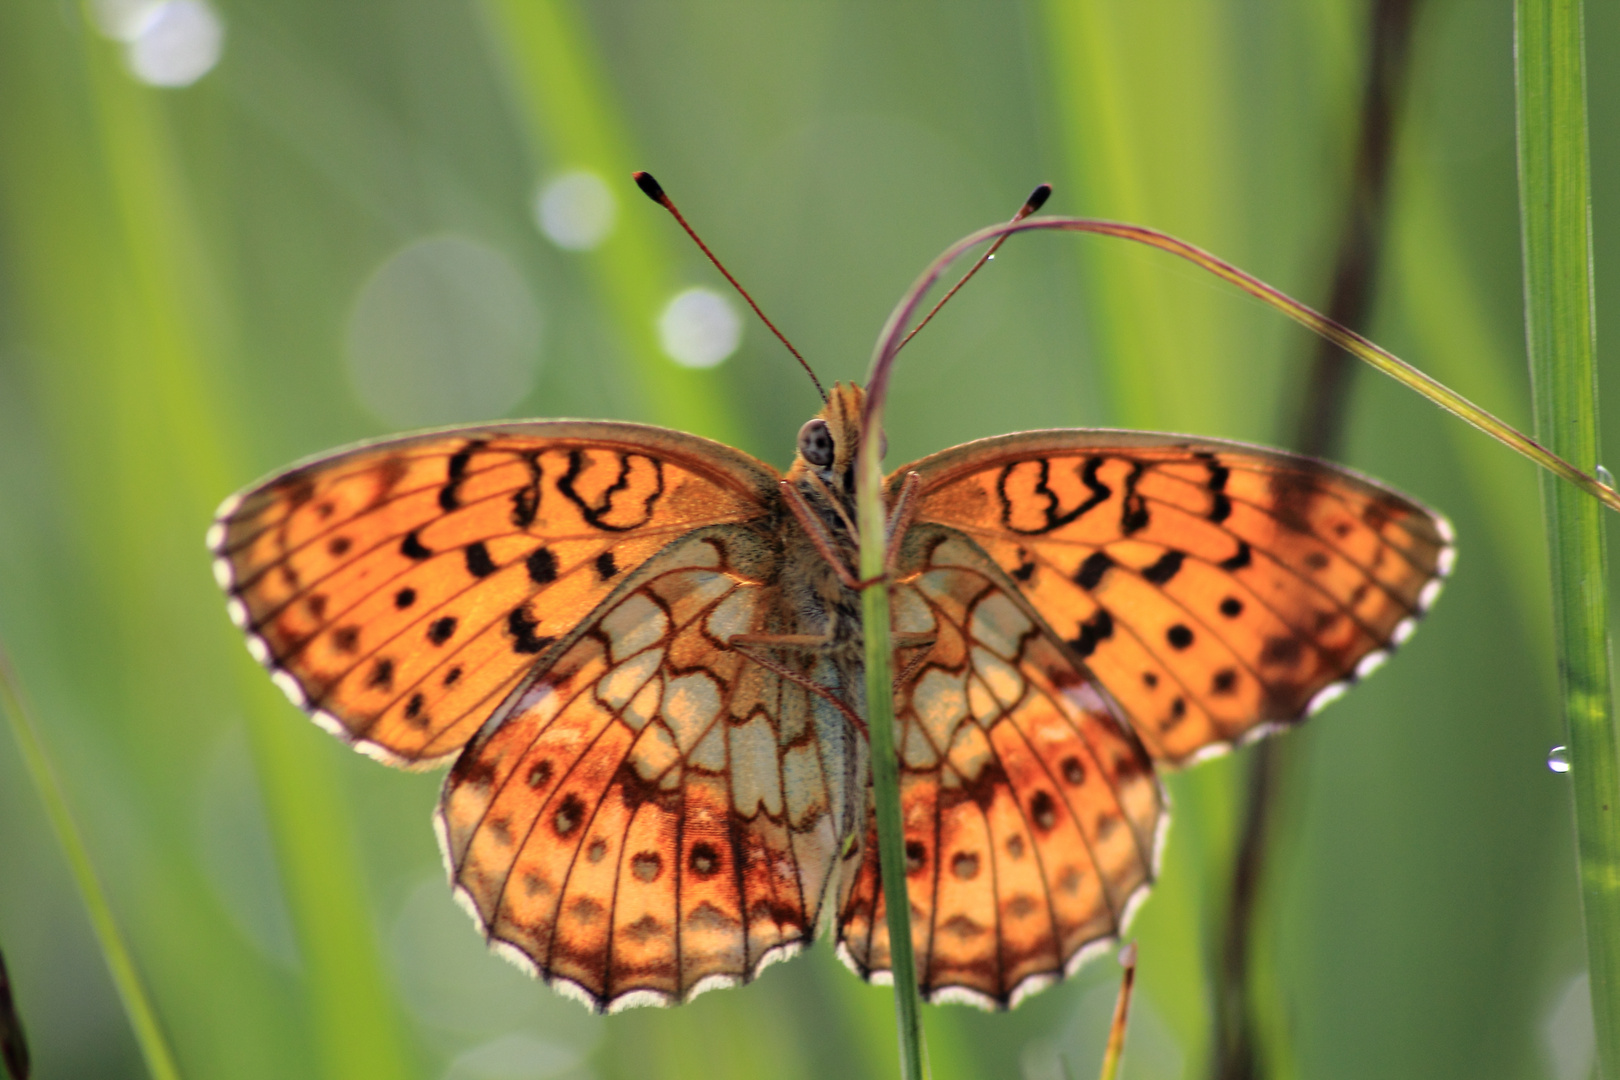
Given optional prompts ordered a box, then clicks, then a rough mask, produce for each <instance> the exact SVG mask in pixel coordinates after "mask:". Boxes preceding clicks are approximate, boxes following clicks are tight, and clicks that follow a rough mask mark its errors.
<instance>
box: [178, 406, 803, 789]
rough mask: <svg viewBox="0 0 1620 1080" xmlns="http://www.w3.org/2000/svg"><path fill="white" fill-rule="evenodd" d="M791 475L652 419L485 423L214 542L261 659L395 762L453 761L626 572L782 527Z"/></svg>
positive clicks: (286, 481)
mask: <svg viewBox="0 0 1620 1080" xmlns="http://www.w3.org/2000/svg"><path fill="white" fill-rule="evenodd" d="M775 484H776V474H775V473H774V472H773V471H772V470H771V469H770V468H769V467H768V466H766V465H763V464H761V463H760V462H757V461H755V460H754V459H753V458H750V457H748V456H747V455H746V454H743V453H740V452H739V451H736V450H732V449H730V448H729V447H726V446H723V445H721V444H719V443H712V442H709V441H708V440H706V439H699V438H697V437H695V436H691V435H681V434H678V433H676V432H672V431H666V430H663V429H660V428H649V427H643V426H641V425H637V424H616V423H606V422H593V423H582V422H569V421H553V422H538V423H526V424H513V425H509V426H505V427H489V428H468V429H460V430H455V431H446V432H442V433H435V434H427V435H421V436H416V437H411V438H404V439H396V440H390V441H385V442H380V443H375V444H371V445H367V446H362V447H358V448H355V449H350V450H347V451H340V452H338V453H336V454H332V455H328V456H325V457H322V458H319V459H316V460H314V461H312V462H309V463H306V464H303V465H300V466H297V467H294V468H293V469H291V470H289V471H288V472H285V473H283V474H281V475H279V476H277V477H274V478H273V479H271V480H268V481H265V482H264V483H262V484H260V485H258V486H256V487H254V488H252V489H250V490H249V491H247V492H245V493H244V494H242V495H239V496H233V497H232V498H231V499H230V500H227V502H226V503H225V505H224V506H222V507H221V508H220V512H219V516H218V520H217V522H216V524H215V526H214V528H213V529H212V530H211V531H210V534H209V546H210V548H211V549H212V550H213V552H214V555H215V561H214V572H215V576H216V577H217V578H218V579H219V581H220V584H221V586H222V587H223V588H224V589H225V590H226V591H227V593H229V595H230V603H229V608H230V613H231V617H232V619H233V620H234V621H235V622H236V624H237V625H238V626H239V627H241V628H242V629H243V630H244V631H245V632H246V633H247V634H248V644H249V648H250V649H251V650H252V652H253V654H254V656H255V657H256V658H257V659H258V660H259V661H260V663H262V664H264V666H265V667H267V668H268V669H270V671H271V672H272V674H273V675H274V677H275V680H276V682H277V684H278V685H280V686H281V688H282V689H283V690H284V691H285V692H286V693H287V695H288V697H290V698H292V700H293V702H294V703H295V704H297V705H299V706H300V707H302V708H304V709H306V710H308V711H309V712H310V713H311V714H312V715H313V716H314V718H315V720H316V722H317V723H319V724H320V725H321V726H322V727H324V728H326V729H327V730H329V731H331V732H332V733H333V734H336V735H338V736H340V737H342V738H344V739H345V740H347V741H349V742H351V743H355V744H356V745H357V746H358V748H359V749H361V750H363V751H365V752H366V753H369V754H371V755H372V756H374V757H378V758H380V759H382V760H384V761H388V762H390V763H392V764H405V765H413V766H416V765H430V764H433V763H434V762H436V761H440V760H443V759H444V758H446V757H448V756H450V755H452V754H454V753H455V752H456V751H457V750H458V749H460V747H461V746H462V745H463V744H465V743H466V742H467V740H468V739H470V738H471V737H472V735H473V733H474V732H476V731H477V730H478V727H479V725H480V724H482V723H483V722H484V720H485V719H487V718H488V717H489V716H490V714H491V713H493V712H495V711H496V710H497V709H498V708H499V707H500V706H501V704H502V702H504V701H505V700H507V699H508V698H509V697H510V696H511V695H512V694H513V692H514V691H515V690H517V689H518V688H520V687H521V685H522V683H523V680H524V678H525V675H526V674H527V673H528V672H530V671H531V670H533V669H535V668H536V666H537V664H539V663H543V662H544V661H545V660H546V658H547V656H548V654H549V653H550V652H551V651H552V650H553V649H560V648H563V647H565V645H566V642H567V641H568V639H569V635H570V634H571V633H572V632H573V631H574V630H575V629H576V627H577V626H578V625H579V623H580V622H581V621H582V620H584V619H585V618H586V617H587V616H588V615H589V614H590V613H591V612H592V611H593V610H594V609H595V608H596V607H597V606H598V605H599V604H600V603H602V601H604V600H605V599H606V598H607V597H608V595H609V594H610V593H611V592H612V591H613V590H614V589H615V588H616V587H618V586H619V585H620V583H621V582H622V581H623V580H624V579H625V575H626V574H627V573H628V572H630V571H633V570H634V569H635V568H636V567H637V566H639V565H641V564H642V563H644V562H645V561H646V560H647V559H649V558H651V557H652V556H653V555H654V554H656V553H657V552H658V551H659V550H661V549H662V548H664V547H665V546H666V545H668V544H669V543H671V542H672V541H673V540H675V539H676V538H678V537H680V536H681V535H683V534H685V533H688V532H690V531H691V530H693V529H696V528H700V527H703V526H707V525H715V524H721V523H727V522H738V521H746V520H750V519H754V518H758V517H760V516H762V515H765V514H766V513H767V512H768V511H767V508H768V507H769V506H771V505H773V504H774V502H775V501H776V500H777V498H778V496H777V494H776V490H775Z"/></svg>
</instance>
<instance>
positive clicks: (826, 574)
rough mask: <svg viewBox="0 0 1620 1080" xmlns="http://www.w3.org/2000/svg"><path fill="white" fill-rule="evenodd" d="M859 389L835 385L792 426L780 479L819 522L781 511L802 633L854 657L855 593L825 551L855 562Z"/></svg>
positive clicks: (857, 640) (789, 587)
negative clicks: (792, 444)
mask: <svg viewBox="0 0 1620 1080" xmlns="http://www.w3.org/2000/svg"><path fill="white" fill-rule="evenodd" d="M865 396H866V395H865V393H864V392H863V391H862V390H861V388H860V387H858V386H855V385H853V384H847V385H846V384H842V383H840V384H836V385H834V387H833V390H832V394H831V396H830V397H829V399H828V401H827V406H826V408H824V409H823V410H822V411H821V413H820V414H819V415H818V416H817V417H816V418H815V419H813V420H811V421H810V422H809V423H807V424H805V425H804V428H803V429H801V431H800V433H799V447H798V453H797V454H795V456H794V460H793V465H792V467H791V468H789V469H788V472H787V476H786V477H785V479H786V482H787V484H788V486H790V487H791V488H792V489H793V491H794V492H795V493H796V495H797V496H798V499H799V501H800V504H801V506H802V507H804V508H806V509H808V510H809V512H810V514H811V516H812V517H813V518H814V520H815V521H816V522H819V524H820V526H821V528H820V529H819V530H817V531H818V532H819V537H812V536H811V535H810V532H809V530H808V529H807V528H806V527H805V525H804V524H803V523H802V522H801V521H799V520H798V519H797V518H796V517H795V516H794V515H793V514H785V515H783V524H784V536H783V554H784V559H783V577H784V582H783V584H784V586H785V591H786V592H787V594H788V596H789V598H790V602H791V603H792V605H793V606H794V607H795V608H796V609H797V614H798V616H799V620H800V623H801V627H802V630H803V632H805V633H812V634H820V635H824V636H825V637H826V638H827V642H828V647H829V649H830V650H831V651H833V652H835V653H843V652H853V653H854V654H857V656H858V653H859V650H860V644H861V621H860V620H861V612H860V596H859V594H858V593H856V592H855V590H853V589H851V588H849V587H848V586H847V585H846V584H845V583H844V582H843V581H841V580H840V579H839V575H838V573H837V571H836V570H835V569H834V567H833V565H832V563H831V561H830V559H829V556H831V557H834V558H837V559H838V560H839V561H840V562H841V563H842V565H843V566H845V567H849V568H853V567H855V566H857V565H858V564H859V552H860V541H859V537H858V535H857V534H856V530H855V524H854V523H855V521H856V509H855V463H856V456H857V454H858V452H859V450H860V430H861V427H860V425H861V408H862V405H863V403H864V401H865ZM787 497H791V496H787ZM818 540H819V542H818ZM857 682H858V680H857Z"/></svg>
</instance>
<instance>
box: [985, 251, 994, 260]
mask: <svg viewBox="0 0 1620 1080" xmlns="http://www.w3.org/2000/svg"><path fill="white" fill-rule="evenodd" d="M984 261H985V262H995V261H996V256H995V254H994V253H991V254H989V255H986V256H985V257H984Z"/></svg>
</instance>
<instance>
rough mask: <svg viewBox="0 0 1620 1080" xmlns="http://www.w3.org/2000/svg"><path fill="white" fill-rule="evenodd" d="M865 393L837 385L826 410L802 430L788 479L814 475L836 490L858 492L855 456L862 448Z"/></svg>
mask: <svg viewBox="0 0 1620 1080" xmlns="http://www.w3.org/2000/svg"><path fill="white" fill-rule="evenodd" d="M865 403H866V391H864V390H862V389H861V388H860V387H859V386H856V385H855V384H854V383H835V384H834V385H833V388H832V393H831V394H829V395H828V397H827V407H826V408H824V409H822V410H821V412H820V413H818V414H817V415H816V417H815V418H814V419H812V420H809V421H806V422H805V425H804V426H803V427H801V428H800V429H799V445H798V452H797V454H796V455H795V456H794V459H793V468H792V470H791V471H790V472H789V474H788V475H789V479H794V478H795V477H802V476H803V474H804V473H807V472H813V473H814V474H815V475H816V476H817V477H818V478H819V479H820V480H821V481H822V482H823V483H825V484H826V485H827V486H828V487H829V488H831V489H832V490H833V491H839V492H845V493H853V492H854V490H855V455H856V453H857V452H858V451H859V450H860V448H861V409H862V407H863V406H864V405H865Z"/></svg>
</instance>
